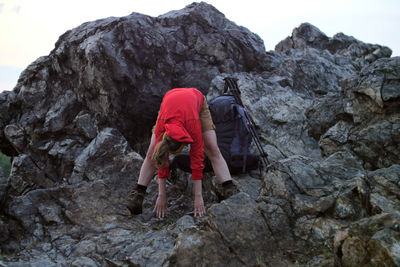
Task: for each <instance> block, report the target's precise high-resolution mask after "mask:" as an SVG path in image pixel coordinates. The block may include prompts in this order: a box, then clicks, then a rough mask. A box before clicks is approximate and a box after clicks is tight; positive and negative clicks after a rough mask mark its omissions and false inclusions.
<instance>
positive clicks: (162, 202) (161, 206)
mask: <svg viewBox="0 0 400 267" xmlns="http://www.w3.org/2000/svg"><path fill="white" fill-rule="evenodd" d="M166 185H167V179H158V197H157V201H156V206H155V207H154V210H153V212H155V213H156V216H157V217H158V218H162V217H164V216H165V213H166V211H167V190H166V187H167V186H166Z"/></svg>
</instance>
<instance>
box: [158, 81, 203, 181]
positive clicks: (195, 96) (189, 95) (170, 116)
mask: <svg viewBox="0 0 400 267" xmlns="http://www.w3.org/2000/svg"><path fill="white" fill-rule="evenodd" d="M203 101H204V96H203V94H202V93H201V92H200V91H199V90H197V89H195V88H175V89H172V90H170V91H168V92H167V93H166V94H165V96H164V98H163V101H162V103H161V108H160V111H159V113H158V118H157V124H156V129H155V135H156V145H157V143H158V142H160V141H161V140H162V138H163V135H164V132H167V135H168V136H170V137H171V138H173V139H175V140H177V141H178V142H182V143H186V144H190V167H191V169H192V179H195V180H198V179H202V178H203V169H204V165H203V161H204V149H203V134H202V132H201V124H200V118H199V113H200V110H201V108H202V106H203ZM168 176H169V167H168V166H167V167H165V168H163V169H159V170H158V178H167V177H168Z"/></svg>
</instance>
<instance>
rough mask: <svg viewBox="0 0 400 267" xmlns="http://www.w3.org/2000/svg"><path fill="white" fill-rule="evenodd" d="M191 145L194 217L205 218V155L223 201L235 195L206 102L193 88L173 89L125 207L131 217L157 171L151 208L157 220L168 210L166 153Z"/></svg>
mask: <svg viewBox="0 0 400 267" xmlns="http://www.w3.org/2000/svg"><path fill="white" fill-rule="evenodd" d="M188 144H190V153H189V155H190V161H191V163H190V167H191V169H192V177H191V178H192V180H193V185H194V215H195V216H200V217H202V216H203V215H204V214H205V208H204V202H203V196H202V183H201V180H202V178H203V168H204V165H203V160H204V152H205V153H206V155H207V156H208V158H209V159H210V161H211V165H212V167H213V170H214V173H215V175H216V177H217V179H218V182H219V183H221V184H222V188H223V191H224V192H223V195H225V196H226V197H228V196H230V195H232V194H234V193H235V192H236V187H235V186H234V184H233V183H232V178H231V175H230V173H229V169H228V166H227V164H226V162H225V160H224V158H223V157H222V154H221V152H220V151H219V148H218V145H217V137H216V134H215V126H214V124H213V122H212V118H211V114H210V111H209V109H208V105H207V101H206V99H205V97H204V96H203V94H202V93H201V92H200V91H199V90H197V89H194V88H176V89H172V90H170V91H168V92H167V93H166V94H165V96H164V98H163V101H162V103H161V108H160V111H159V113H158V118H157V123H156V126H155V127H154V128H153V134H152V136H151V141H150V145H149V148H148V150H147V153H146V157H145V159H144V162H143V164H142V167H141V169H140V173H139V178H138V181H137V184H136V186H135V188H134V189H133V191H132V193H131V195H130V197H129V199H128V203H127V207H128V209H129V210H130V212H131V213H132V214H140V213H142V204H143V198H144V196H145V193H146V189H147V186H148V184H149V183H150V181H151V179H152V177H153V175H154V171H155V170H156V168H157V169H158V178H159V180H158V181H159V183H158V198H157V201H156V204H155V207H154V212H155V214H156V216H157V217H164V216H165V214H166V210H167V196H166V178H167V177H168V176H169V166H168V164H169V157H168V155H169V153H178V152H180V151H181V150H182V148H183V147H184V146H185V145H188Z"/></svg>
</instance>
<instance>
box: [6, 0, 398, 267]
mask: <svg viewBox="0 0 400 267" xmlns="http://www.w3.org/2000/svg"><path fill="white" fill-rule="evenodd" d="M228 76H229V77H234V78H236V79H237V82H238V86H239V88H240V90H241V98H242V100H243V103H244V104H245V105H246V107H247V111H248V112H249V114H250V115H251V116H252V118H253V119H254V122H255V124H256V125H257V127H256V130H257V133H258V135H259V137H260V140H261V145H262V146H263V149H264V150H265V151H266V152H267V154H268V156H269V157H268V159H269V162H270V165H269V166H268V168H264V169H262V170H260V171H258V170H257V171H254V172H252V173H248V174H241V175H235V176H233V179H234V183H235V184H236V185H237V187H238V188H239V189H240V191H241V192H240V193H238V194H236V195H234V196H232V197H230V198H228V199H226V200H223V201H220V199H219V196H220V195H221V194H220V190H221V188H220V186H219V185H218V183H217V181H216V178H215V176H214V174H213V173H208V174H205V176H204V180H203V198H204V201H205V205H206V208H207V213H206V216H205V217H203V218H195V217H193V213H192V211H193V196H192V182H191V180H190V176H189V175H188V174H187V173H184V172H181V171H179V172H178V174H177V177H176V178H175V179H170V180H168V183H167V194H168V216H167V217H165V218H163V219H158V218H155V217H154V216H153V213H152V210H153V207H154V203H155V200H156V198H157V183H156V180H157V178H156V177H155V179H154V180H155V181H153V182H152V183H151V184H150V185H149V187H148V189H147V194H146V197H145V200H144V204H143V208H144V210H143V213H142V214H140V215H137V216H131V215H130V213H129V211H128V210H127V209H126V207H125V200H126V198H127V196H128V194H129V192H130V190H131V189H132V187H133V185H134V184H135V181H136V179H137V178H138V173H139V170H140V167H141V164H142V162H143V157H144V155H145V152H146V148H147V145H148V141H149V137H150V133H151V128H152V126H153V124H154V122H155V119H156V116H157V111H158V108H159V104H160V102H161V99H162V97H163V95H164V94H165V92H166V91H168V90H169V89H171V88H174V87H195V88H198V89H200V90H201V91H202V92H203V93H204V94H205V95H206V97H207V99H208V100H211V99H213V98H214V97H216V96H217V95H220V94H221V93H222V92H223V89H224V80H223V79H224V78H226V77H228ZM0 150H1V152H2V153H4V154H6V155H8V156H10V157H12V158H13V167H12V171H11V174H10V176H9V177H3V176H0V204H1V209H0V266H27V265H28V266H209V265H210V266H211V265H215V266H332V265H337V266H364V265H365V266H377V265H379V266H398V265H400V257H399V255H400V251H399V248H400V228H399V221H400V208H399V207H400V153H399V151H400V58H399V57H391V50H390V49H389V48H388V47H384V46H380V45H376V44H367V43H364V42H362V41H359V40H357V39H355V38H354V37H351V36H347V35H345V34H343V33H338V34H336V35H335V36H333V37H328V36H326V35H325V34H324V33H323V32H321V31H320V30H319V29H318V28H317V27H315V26H313V25H311V24H308V23H304V24H302V25H300V26H299V27H298V28H296V29H294V30H293V32H292V35H291V36H289V37H288V38H286V39H285V40H283V41H281V42H280V43H279V44H277V46H276V48H275V51H265V47H264V43H263V41H262V40H261V39H260V38H259V37H258V36H257V35H256V34H254V33H252V32H251V31H249V30H248V29H246V28H244V27H241V26H238V25H236V24H235V23H234V22H232V21H230V20H229V19H228V18H226V17H225V16H224V14H222V13H221V12H219V11H218V10H217V9H215V8H214V7H213V6H211V5H208V4H206V3H204V2H202V3H193V4H191V5H188V6H187V7H185V8H183V9H181V10H176V11H171V12H168V13H166V14H164V15H161V16H159V17H150V16H146V15H142V14H138V13H132V14H131V15H129V16H126V17H110V18H104V19H99V20H96V21H92V22H87V23H84V24H82V25H80V26H78V27H76V28H74V29H72V30H70V31H67V32H66V33H64V34H63V35H62V36H60V38H59V40H58V41H57V43H56V44H55V48H54V49H53V50H52V51H51V52H50V54H49V55H47V56H44V57H41V58H38V59H37V60H36V61H35V62H33V63H32V64H31V65H29V66H28V67H27V69H25V70H24V72H23V73H22V74H21V76H20V78H19V80H18V83H17V84H16V86H15V88H14V90H13V91H5V92H3V93H1V94H0ZM251 151H252V152H253V153H258V152H257V149H256V148H255V147H251ZM1 174H2V172H1V171H0V175H1Z"/></svg>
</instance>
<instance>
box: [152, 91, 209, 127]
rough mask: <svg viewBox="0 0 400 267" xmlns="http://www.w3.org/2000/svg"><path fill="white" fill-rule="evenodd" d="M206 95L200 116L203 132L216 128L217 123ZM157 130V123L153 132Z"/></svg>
mask: <svg viewBox="0 0 400 267" xmlns="http://www.w3.org/2000/svg"><path fill="white" fill-rule="evenodd" d="M203 97H204V101H203V106H202V107H201V110H200V113H199V117H200V123H201V132H203V133H204V132H206V131H209V130H215V125H214V122H213V120H212V118H211V113H210V109H209V108H208V104H207V100H206V97H205V96H203ZM155 130H156V125H154V126H153V130H152V133H154V132H155Z"/></svg>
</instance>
